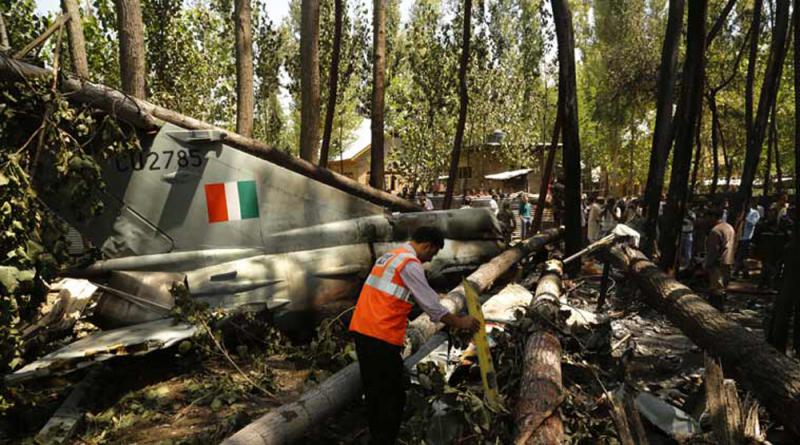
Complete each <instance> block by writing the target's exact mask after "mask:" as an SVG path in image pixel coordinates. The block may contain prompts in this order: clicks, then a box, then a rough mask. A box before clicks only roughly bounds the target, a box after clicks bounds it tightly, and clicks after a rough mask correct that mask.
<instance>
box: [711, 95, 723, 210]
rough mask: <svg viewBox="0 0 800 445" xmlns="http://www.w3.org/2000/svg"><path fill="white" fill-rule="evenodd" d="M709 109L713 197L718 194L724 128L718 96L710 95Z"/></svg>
mask: <svg viewBox="0 0 800 445" xmlns="http://www.w3.org/2000/svg"><path fill="white" fill-rule="evenodd" d="M708 109H709V110H710V111H711V158H712V159H711V163H712V166H713V171H712V173H711V190H710V193H711V197H712V198H713V197H714V196H715V195H716V194H717V184H719V134H720V133H721V132H722V129H721V128H720V126H719V114H718V112H717V96H716V95H715V94H710V95H709V96H708Z"/></svg>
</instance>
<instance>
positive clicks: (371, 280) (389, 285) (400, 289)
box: [365, 252, 416, 304]
mask: <svg viewBox="0 0 800 445" xmlns="http://www.w3.org/2000/svg"><path fill="white" fill-rule="evenodd" d="M386 256H391V257H392V258H391V260H389V263H388V264H384V265H383V267H384V269H383V273H382V274H380V275H373V274H372V272H370V274H369V276H368V277H367V281H366V283H365V284H366V285H368V286H370V287H374V288H375V289H377V290H379V291H381V292H383V293H386V294H388V295H390V296H392V297H395V298H397V299H399V300H402V301H405V302H408V303H412V304H413V300H412V299H411V298H410V297H411V291H410V290H409V289H408V288H407V287H405V286H401V285H399V284H397V283H395V282H393V281H392V280H394V277H395V271H396V270H397V267H398V266H399V265H400V264H404V263H405V260H407V259H411V258H416V257H415V256H414V255H412V254H410V253H407V252H403V253H400V254H393V253H391V252H390V253H387V254H385V255H384V257H386ZM379 262H380V259H379V260H378V262H377V263H379ZM377 263H376V265H377Z"/></svg>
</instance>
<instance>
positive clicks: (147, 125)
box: [0, 54, 422, 212]
mask: <svg viewBox="0 0 800 445" xmlns="http://www.w3.org/2000/svg"><path fill="white" fill-rule="evenodd" d="M35 78H48V79H49V78H52V73H51V72H50V71H49V70H46V69H44V68H40V67H37V66H34V65H31V64H28V63H25V62H20V61H17V60H14V59H11V58H10V57H8V56H6V55H3V54H0V80H2V81H11V82H17V81H21V80H24V79H35ZM58 88H59V89H60V90H61V92H62V93H65V94H66V95H67V96H68V97H69V99H70V100H73V101H75V102H80V103H85V104H88V105H92V106H94V107H97V108H98V109H101V110H103V111H105V112H106V113H108V114H109V115H111V116H112V117H114V118H115V119H118V120H121V121H124V122H126V123H128V124H130V125H133V126H135V127H137V128H140V129H142V130H148V131H158V129H159V127H160V126H161V125H162V124H163V122H169V123H172V124H175V125H177V126H179V127H183V128H186V129H193V130H216V131H220V132H222V134H223V135H224V136H223V140H224V141H225V143H226V144H228V145H230V146H232V147H236V148H237V149H239V150H242V151H244V152H246V153H249V154H251V155H253V156H257V157H259V158H261V159H264V160H266V161H269V162H272V163H274V164H276V165H280V166H281V167H284V168H286V169H288V170H291V171H293V172H296V173H299V174H301V175H303V176H306V177H308V178H311V179H314V180H317V181H320V182H322V183H325V184H328V185H330V186H331V187H334V188H337V189H339V190H342V191H345V192H347V193H351V194H353V195H354V196H358V197H360V198H363V199H365V200H367V201H370V202H373V203H375V204H379V205H382V206H386V207H388V208H390V209H393V210H397V211H406V212H415V211H421V210H422V208H420V207H419V206H417V205H416V204H414V203H412V202H410V201H407V200H405V199H403V198H401V197H399V196H395V195H392V194H390V193H386V192H383V191H381V190H376V189H374V188H372V187H369V186H367V185H364V184H360V183H358V182H357V181H355V180H353V179H350V178H348V177H346V176H343V175H340V174H338V173H335V172H333V171H330V170H328V169H324V168H319V167H317V166H316V165H313V164H311V163H310V162H307V161H304V160H302V159H298V158H296V157H294V156H292V155H289V154H287V153H284V152H283V151H281V150H277V149H275V148H273V147H270V146H268V145H266V144H265V143H263V142H260V141H257V140H254V139H250V138H246V137H244V136H242V135H240V134H238V133H231V132H228V131H227V130H224V129H222V128H219V127H216V126H214V125H211V124H208V123H205V122H202V121H199V120H197V119H194V118H192V117H189V116H185V115H182V114H180V113H176V112H174V111H172V110H168V109H166V108H163V107H159V106H158V105H153V104H151V103H149V102H147V101H144V100H140V99H135V98H133V97H131V96H127V95H125V94H123V93H120V92H119V91H117V90H114V89H111V88H109V87H106V86H103V85H98V84H94V83H92V82H88V81H82V80H79V79H76V78H74V77H68V76H63V77H62V78H61V80H60V81H59V83H58Z"/></svg>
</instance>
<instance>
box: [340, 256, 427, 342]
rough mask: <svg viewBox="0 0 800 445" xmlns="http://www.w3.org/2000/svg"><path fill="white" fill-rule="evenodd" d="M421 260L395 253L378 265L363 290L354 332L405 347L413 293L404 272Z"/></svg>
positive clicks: (354, 323)
mask: <svg viewBox="0 0 800 445" xmlns="http://www.w3.org/2000/svg"><path fill="white" fill-rule="evenodd" d="M409 261H416V262H418V263H419V259H418V258H417V257H416V255H414V254H413V253H411V252H409V251H408V250H406V249H404V248H397V249H394V250H391V251H389V252H387V253H385V254H383V256H381V257H380V258H378V261H376V262H375V265H374V266H373V267H372V271H371V272H370V273H369V276H368V277H367V281H366V282H365V283H364V287H363V288H362V289H361V295H359V297H358V303H356V310H355V313H354V314H353V319H352V320H351V321H350V330H351V331H354V332H358V333H360V334H363V335H367V336H370V337H373V338H377V339H379V340H383V341H385V342H387V343H390V344H393V345H398V346H402V345H403V338H404V337H405V335H406V326H408V314H409V313H410V312H411V308H412V307H413V304H412V302H413V300H412V296H411V291H410V290H409V289H408V287H406V285H405V283H404V282H403V278H402V277H401V276H400V272H401V271H402V270H403V268H404V267H405V266H406V264H408V262H409Z"/></svg>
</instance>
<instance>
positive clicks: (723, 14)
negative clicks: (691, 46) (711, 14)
mask: <svg viewBox="0 0 800 445" xmlns="http://www.w3.org/2000/svg"><path fill="white" fill-rule="evenodd" d="M735 4H736V0H728V2H727V3H725V6H723V7H722V11H720V13H719V17H717V20H715V21H714V25H713V26H712V27H711V31H709V32H708V36H707V37H706V48H708V47H709V46H711V42H713V41H714V38H716V37H717V34H719V32H720V31H721V30H722V27H723V26H725V21H726V20H728V15H729V14H730V13H731V9H733V6H734V5H735Z"/></svg>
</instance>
